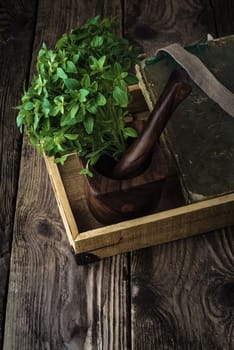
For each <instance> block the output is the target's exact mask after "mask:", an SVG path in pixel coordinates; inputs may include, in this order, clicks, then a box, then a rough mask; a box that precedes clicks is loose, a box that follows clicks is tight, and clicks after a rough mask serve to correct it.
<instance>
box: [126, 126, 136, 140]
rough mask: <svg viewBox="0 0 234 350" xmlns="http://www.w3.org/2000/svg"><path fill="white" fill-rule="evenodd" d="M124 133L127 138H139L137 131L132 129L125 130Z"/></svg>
mask: <svg viewBox="0 0 234 350" xmlns="http://www.w3.org/2000/svg"><path fill="white" fill-rule="evenodd" d="M124 133H125V135H126V136H129V137H134V138H135V137H137V136H138V134H137V132H136V130H135V129H133V128H130V127H127V128H124Z"/></svg>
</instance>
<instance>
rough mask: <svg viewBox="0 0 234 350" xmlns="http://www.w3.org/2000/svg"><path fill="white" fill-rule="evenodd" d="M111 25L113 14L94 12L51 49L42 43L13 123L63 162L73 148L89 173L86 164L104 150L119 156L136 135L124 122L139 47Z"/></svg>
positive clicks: (35, 143) (106, 152) (92, 162)
mask: <svg viewBox="0 0 234 350" xmlns="http://www.w3.org/2000/svg"><path fill="white" fill-rule="evenodd" d="M114 27H115V20H113V19H107V18H104V19H102V20H101V19H100V17H99V16H97V17H95V18H92V19H90V20H88V21H87V22H86V23H85V24H84V25H83V26H82V27H80V28H79V29H75V30H72V31H71V32H70V33H69V34H64V35H63V36H62V37H61V39H60V40H59V41H58V42H57V44H56V47H55V50H49V49H47V47H46V45H45V44H43V45H42V48H41V49H40V51H39V53H38V58H37V64H36V68H37V74H36V75H35V76H34V77H33V80H32V83H31V86H30V87H29V88H28V90H26V91H24V94H23V96H22V99H21V101H22V104H21V105H20V106H19V107H17V108H18V109H19V113H18V116H17V125H18V126H19V127H20V129H21V130H22V126H23V125H25V126H26V132H27V134H28V135H29V138H30V140H31V142H32V144H33V145H34V146H36V147H38V148H39V151H40V152H41V153H43V152H45V153H46V154H48V155H49V156H55V161H56V162H60V163H61V164H63V163H64V161H65V160H66V158H67V156H68V155H69V153H71V152H73V151H74V150H75V151H76V152H77V154H78V155H79V156H82V157H85V158H86V159H87V166H86V168H85V169H84V170H83V171H82V172H83V173H88V174H89V175H92V174H91V172H90V170H89V164H91V165H93V164H95V163H96V162H97V161H98V159H99V158H100V156H102V155H104V154H105V155H108V156H110V157H112V158H113V159H115V160H118V159H119V157H120V156H121V154H122V153H123V152H124V151H125V149H126V144H127V139H128V137H136V136H137V133H136V131H135V130H134V129H133V128H131V127H128V126H126V125H125V123H124V117H125V116H126V113H127V106H128V104H129V101H130V94H129V92H128V88H127V86H128V84H131V83H134V82H136V78H135V76H134V75H133V74H131V73H130V72H129V71H130V69H131V67H132V64H133V63H135V62H136V61H137V58H136V57H137V49H135V48H133V47H131V46H129V44H128V42H127V40H125V39H121V38H118V37H116V36H115V34H114Z"/></svg>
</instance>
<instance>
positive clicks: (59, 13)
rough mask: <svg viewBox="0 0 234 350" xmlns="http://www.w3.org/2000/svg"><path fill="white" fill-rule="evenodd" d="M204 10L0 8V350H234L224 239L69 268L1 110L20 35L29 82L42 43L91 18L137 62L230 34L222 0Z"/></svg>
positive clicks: (67, 5) (60, 235) (45, 202)
mask: <svg viewBox="0 0 234 350" xmlns="http://www.w3.org/2000/svg"><path fill="white" fill-rule="evenodd" d="M212 3H213V6H214V10H213V9H212V7H211V6H210V1H208V0H206V1H203V0H199V1H197V0H190V1H185V0H180V1H178V0H169V1H166V2H162V1H159V0H156V1H147V2H146V3H144V2H142V1H127V0H125V1H120V0H119V1H117V0H116V1H112V2H110V1H99V2H98V1H97V2H95V1H90V2H87V1H79V2H77V1H74V0H71V1H68V0H63V1H60V0H57V1H56V2H53V1H46V0H38V1H29V0H28V1H27V0H23V1H18V0H16V1H14V2H13V1H1V5H0V50H1V56H0V62H1V67H0V69H1V82H0V91H1V95H0V99H1V119H0V132H1V135H2V137H1V139H0V157H1V188H0V198H1V212H0V213H1V217H0V220H1V225H0V240H1V246H0V274H1V281H2V280H3V281H4V282H3V283H1V287H0V303H1V305H0V337H2V336H3V327H4V324H3V322H4V321H3V318H4V300H5V293H6V288H5V287H6V285H7V275H8V270H9V258H10V245H11V235H12V227H13V222H14V215H15V223H14V236H13V245H12V252H11V254H12V257H11V269H10V270H11V271H10V280H9V288H8V301H7V312H6V320H5V334H4V350H10V349H11V350H14V349H20V350H27V349H28V350H29V349H30V350H32V349H33V350H37V349H38V350H41V349H56V350H60V349H70V350H71V349H84V350H89V349H108V350H109V349H110V350H111V349H112V350H116V349H134V350H138V349H139V350H143V349H159V350H160V349H196V350H197V349H207V350H210V349H217V350H218V349H225V348H226V349H230V350H231V349H232V348H233V347H234V343H233V319H232V314H233V307H234V305H233V290H234V280H233V274H234V271H233V266H234V264H233V262H234V256H233V255H234V253H233V252H234V247H233V240H232V236H233V230H232V229H231V228H226V229H223V230H220V231H218V232H214V233H210V234H207V235H202V236H199V237H195V238H190V239H187V240H183V241H179V242H174V243H170V244H165V245H162V246H159V247H156V248H149V249H145V250H142V251H138V252H134V253H132V254H131V255H130V254H122V255H119V256H116V257H114V258H109V259H104V260H102V261H101V262H99V263H97V264H95V265H90V266H88V267H77V266H76V264H75V261H74V259H73V257H72V255H71V253H70V250H69V245H68V242H67V238H66V234H65V231H64V228H63V225H62V223H61V219H60V216H59V213H58V209H57V206H56V202H55V199H54V195H53V192H52V188H51V185H50V182H49V178H48V176H47V173H46V169H45V165H44V163H43V160H42V159H40V158H39V156H38V155H37V154H36V152H35V150H34V149H32V148H31V146H30V145H29V144H28V141H27V138H24V143H23V149H22V155H21V156H20V152H21V139H20V136H19V133H18V131H17V130H16V127H15V123H14V118H15V112H14V111H12V110H11V109H10V108H11V106H12V105H13V106H14V105H16V104H18V103H19V94H20V93H21V91H22V85H23V80H24V79H27V73H28V70H29V64H30V56H31V44H32V39H33V37H32V35H34V48H33V58H32V60H33V64H32V66H31V77H32V74H33V71H34V63H35V58H36V54H37V51H38V49H39V47H40V45H41V43H42V41H45V42H46V43H47V45H48V46H49V47H53V45H54V44H55V42H56V40H57V39H58V38H59V37H60V35H61V34H62V33H63V32H65V31H67V30H69V29H71V28H74V27H76V26H79V25H80V24H81V23H83V22H84V20H85V19H86V18H89V17H91V16H93V15H96V14H98V13H99V14H103V15H118V16H119V17H120V18H121V21H120V26H119V28H118V32H119V33H124V34H126V35H127V37H128V38H130V39H131V40H133V41H135V42H139V43H140V45H141V46H142V48H144V49H145V50H146V51H147V53H152V52H154V50H155V49H156V48H157V47H160V46H162V45H164V44H167V43H169V42H174V41H179V42H181V43H183V44H185V43H190V42H194V41H197V40H202V39H204V38H205V37H206V34H207V33H208V32H210V33H212V34H213V33H215V30H217V31H218V34H221V35H224V34H226V31H225V26H227V27H226V28H227V30H228V33H227V34H230V31H232V32H234V27H233V26H232V25H231V23H232V24H233V23H234V21H233V11H232V13H230V11H229V9H230V8H231V9H232V8H233V6H232V1H231V0H229V1H225V6H224V2H221V1H215V0H212ZM228 6H229V7H228ZM36 9H37V13H36V31H35V34H34V29H33V28H34V23H35V10H36ZM215 9H216V11H215ZM220 9H222V11H221V10H220ZM214 13H215V14H216V25H215V21H214V17H213V15H214ZM222 13H224V14H225V13H227V14H228V18H230V20H229V21H226V20H225V19H224V18H223V17H222ZM215 28H216V29H215ZM20 157H21V164H20V177H19V189H18V196H17V207H16V212H15V198H16V192H17V181H18V169H19V161H20ZM2 242H3V243H2ZM1 339H2V338H1Z"/></svg>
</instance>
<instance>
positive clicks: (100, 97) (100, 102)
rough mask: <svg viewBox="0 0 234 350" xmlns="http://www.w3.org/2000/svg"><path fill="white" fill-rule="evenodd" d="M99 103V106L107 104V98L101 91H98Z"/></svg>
mask: <svg viewBox="0 0 234 350" xmlns="http://www.w3.org/2000/svg"><path fill="white" fill-rule="evenodd" d="M97 104H98V106H104V105H105V104H106V98H105V96H104V95H102V94H101V93H100V92H99V93H98V96H97Z"/></svg>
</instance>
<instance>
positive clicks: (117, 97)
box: [113, 86, 128, 107]
mask: <svg viewBox="0 0 234 350" xmlns="http://www.w3.org/2000/svg"><path fill="white" fill-rule="evenodd" d="M113 98H114V101H115V104H116V105H117V106H120V107H127V106H128V94H127V92H126V91H123V90H122V89H120V88H119V86H116V87H115V88H114V91H113Z"/></svg>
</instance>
